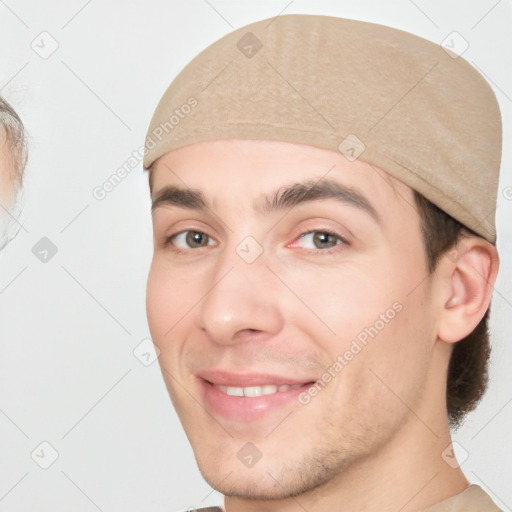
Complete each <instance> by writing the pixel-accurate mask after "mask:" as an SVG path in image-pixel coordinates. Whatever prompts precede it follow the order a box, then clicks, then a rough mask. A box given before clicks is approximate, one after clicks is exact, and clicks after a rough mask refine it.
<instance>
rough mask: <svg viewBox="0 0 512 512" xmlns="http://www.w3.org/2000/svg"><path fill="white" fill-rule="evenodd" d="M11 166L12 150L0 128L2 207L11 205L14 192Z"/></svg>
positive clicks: (0, 188) (0, 200)
mask: <svg viewBox="0 0 512 512" xmlns="http://www.w3.org/2000/svg"><path fill="white" fill-rule="evenodd" d="M11 166H12V159H11V158H10V149H9V147H8V146H7V143H6V141H5V137H4V133H3V130H2V129H1V128H0V202H1V203H2V205H8V204H9V203H10V201H11V200H12V196H13V192H14V184H13V180H12V170H11Z"/></svg>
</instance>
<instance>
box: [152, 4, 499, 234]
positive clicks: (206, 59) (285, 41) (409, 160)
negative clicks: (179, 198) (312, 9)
mask: <svg viewBox="0 0 512 512" xmlns="http://www.w3.org/2000/svg"><path fill="white" fill-rule="evenodd" d="M459 44H460V41H459ZM446 46H447V47H453V48H454V49H455V46H457V45H456V44H454V41H453V39H452V40H450V39H449V38H448V41H447V43H446V44H444V46H443V45H441V44H435V43H433V42H431V41H427V40H425V39H423V38H421V37H418V36H415V35H412V34H409V33H407V32H404V31H401V30H398V29H394V28H390V27H385V26H381V25H376V24H373V23H367V22H362V21H356V20H347V19H343V18H335V17H330V16H317V15H304V14H290V15H282V16H278V17H277V18H269V19H266V20H262V21H258V22H255V23H251V24H250V25H246V26H244V27H242V28H240V29H237V30H235V31H234V32H231V33H230V34H228V35H226V36H224V37H222V38H221V39H219V40H218V41H216V42H215V43H213V44H212V45H210V46H209V47H208V48H206V49H205V50H204V51H202V52H201V53H200V54H199V55H197V56H196V57H195V58H194V59H193V60H192V61H191V62H190V63H189V64H188V65H187V66H185V68H184V69H183V70H182V71H181V72H180V73H179V74H178V76H177V77H176V78H175V79H174V80H173V82H172V83H171V85H170V86H169V88H168V89H167V91H166V92H165V94H164V95H163V97H162V99H161V100H160V102H159V104H158V106H157V108H156V111H155V113H154V115H153V118H152V120H151V123H150V126H149V130H148V134H147V137H146V145H145V158H144V167H145V168H146V169H149V168H150V167H151V165H152V164H153V163H154V162H155V161H156V160H157V159H158V158H159V157H160V156H162V155H164V154H165V153H167V152H169V151H172V150H173V149H177V148H179V147H182V146H186V145H188V144H192V143H194V142H200V141H206V140H219V139H255V140H259V139H261V140H277V141H284V142H294V143H299V144H308V145H311V146H316V147H319V148H323V149H328V150H333V151H337V152H341V153H342V154H344V155H345V157H346V158H347V159H348V160H355V159H360V160H362V161H365V162H367V163H370V164H372V165H374V166H376V167H379V168H381V169H384V170H385V171H386V172H388V173H389V174H391V175H392V176H394V177H395V178H398V179H399V180H401V181H403V182H404V183H406V184H407V185H409V186H410V187H411V188H413V189H414V190H416V191H418V192H419V193H421V194H423V195H424V196H425V197H426V198H427V199H428V200H429V201H431V202H432V203H434V204H435V205H437V206H438V207H439V208H441V209H442V210H443V211H445V212H446V213H448V214H449V215H451V216H452V217H454V218H455V219H457V220H458V221H459V222H461V223H462V224H464V225H465V226H467V227H468V228H470V229H472V230H473V231H475V232H476V233H478V234H479V235H480V236H482V237H484V238H485V239H487V240H488V241H490V242H492V243H494V242H495V241H496V228H495V220H494V219H495V209H496V198H497V190H498V178H499V167H500V160H501V137H502V135H501V115H500V110H499V106H498V103H497V101H496V98H495V95H494V93H493V91H492V89H491V87H490V86H489V85H488V83H487V82H486V81H485V79H484V78H483V77H482V76H481V75H480V73H479V72H478V71H476V69H475V68H473V67H472V66H471V65H470V64H469V63H468V62H467V61H466V60H464V59H463V58H462V57H460V56H459V55H458V54H457V53H454V52H452V51H450V50H448V49H447V48H446Z"/></svg>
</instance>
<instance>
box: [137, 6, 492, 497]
mask: <svg viewBox="0 0 512 512" xmlns="http://www.w3.org/2000/svg"><path fill="white" fill-rule="evenodd" d="M306 29H308V30H306ZM255 34H256V35H255ZM304 34H308V37H304ZM262 41H263V43H262ZM341 43H345V44H341ZM301 45H304V48H302V47H301ZM297 46H298V47H297ZM248 48H249V49H250V50H249V49H248ZM293 49H294V50H293ZM340 51H342V53H343V54H342V55H341V56H340V55H339V53H340ZM265 52H266V53H265ZM258 59H259V60H258ZM208 64H209V67H208ZM255 84H256V85H255ZM174 118H175V119H174ZM500 128H501V125H500V117H499V109H498V107H497V103H496V100H495V98H494V95H493V94H492V91H491V90H490V88H489V87H488V85H487V84H485V82H484V81H483V80H482V79H481V77H479V76H478V74H477V73H476V72H475V71H474V70H473V69H472V68H471V67H470V66H469V65H468V64H467V63H463V62H461V60H459V59H456V58H455V56H453V55H449V54H448V53H446V52H445V51H444V50H443V49H441V48H439V47H437V46H436V45H433V44H432V43H428V42H427V41H424V40H420V39H419V38H416V37H414V36H411V35H408V34H405V33H403V32H400V31H396V30H394V29H388V28H384V27H377V26H375V25H370V24H366V23H361V22H352V21H347V20H335V19H334V18H325V17H317V16H311V17H308V16H289V17H287V16H285V17H280V18H278V19H276V20H273V21H271V20H265V21H263V22H258V23H256V24H253V25H251V26H250V27H244V28H243V29H240V30H239V31H236V32H234V33H232V34H230V35H228V36H226V37H225V38H223V39H221V40H220V41H219V42H217V43H215V44H214V45H212V46H211V47H209V48H208V49H207V50H205V52H203V53H202V54H200V55H199V56H198V57H197V58H196V59H195V60H194V61H192V63H191V64H190V65H189V66H187V67H186V68H185V69H184V70H183V71H182V73H180V75H179V76H178V77H177V79H176V80H175V81H174V82H173V84H172V85H171V87H170V88H169V90H168V91H167V93H166V94H165V95H164V98H163V99H162V101H161V102H160V105H159V107H158V108H157V111H156V112H155V115H154V117H153V120H152V123H151V126H150V129H149V131H148V138H147V149H148V152H147V155H146V159H145V166H146V167H147V168H149V169H150V184H151V188H152V198H153V203H154V208H153V221H154V237H155V254H154V260H153V265H152V268H151V272H150V276H149V282H148V300H147V306H148V318H149V323H150V328H151V332H152V336H153V340H154V341H155V343H156V345H157V346H158V347H159V349H160V351H161V355H160V364H161V367H162V372H163V375H164V379H165V381H166V384H167V386H168V389H169V392H170V395H171V398H172V400H173V402H174V404H175V407H176V409H177V411H178V414H179V416H180V419H181V421H182V423H183V425H184V428H185V431H186V433H187V435H188V437H189V439H190V441H191V444H192V446H193V448H194V451H195V455H196V458H197V460H198V464H199V466H200V469H201V471H202V473H203V475H204V476H205V478H206V479H207V480H208V481H209V482H210V483H211V484H212V485H214V486H215V487H216V488H217V489H219V490H220V491H221V492H223V493H224V494H227V495H237V496H244V497H258V498H260V499H261V498H265V497H267V498H274V499H276V498H283V497H286V496H291V495H296V494H299V493H303V492H305V491H308V490H312V489H314V488H316V487H318V486H319V485H321V484H326V485H331V484H334V483H335V482H336V480H337V479H339V478H342V476H343V475H346V474H352V476H353V477H354V476H357V472H358V471H363V468H365V469H364V471H365V478H368V477H369V475H368V473H367V471H368V467H370V468H371V467H375V468H377V467H380V468H382V466H383V465H384V466H386V465H387V469H388V471H393V470H394V469H393V468H394V464H395V465H396V464H397V463H398V462H397V460H396V457H397V453H402V454H403V453H406V454H407V453H409V452H408V450H410V449H414V446H415V444H414V443H418V444H419V446H423V447H425V446H430V447H431V448H432V449H431V455H430V456H431V457H434V456H438V454H439V451H438V448H439V446H438V444H439V443H442V442H443V440H444V439H445V437H444V435H443V434H442V432H444V430H443V429H444V428H447V427H446V426H447V419H448V416H449V417H450V419H451V421H452V423H453V424H457V423H458V422H460V420H461V419H462V417H463V415H464V414H465V413H466V412H467V411H468V410H471V408H472V407H474V405H475V404H476V402H477V401H478V399H479V398H480V397H481V395H482V392H483V390H484V388H485V381H486V364H487V357H488V350H489V349H488V339H487V334H486V324H485V322H486V318H487V316H488V315H487V312H488V309H489V303H490V298H491V291H492V284H493V283H494V280H495V278H496V274H497V269H498V256H497V252H496V248H495V246H494V242H495V228H494V220H493V218H494V208H495V200H496V188H497V176H498V168H499V160H500V154H499V153H500V149H501V145H500V136H497V134H499V133H500ZM237 134H238V135H237ZM454 347H455V348H454ZM280 386H284V387H280ZM242 388H244V389H242ZM260 394H262V395H264V396H261V397H255V396H253V395H260ZM232 395H235V396H232ZM447 412H448V414H447ZM436 443H437V444H436ZM399 446H401V452H400V450H399V449H398V447H399ZM391 454H393V456H391ZM398 457H402V458H403V459H404V460H403V461H402V462H403V466H402V467H405V466H406V465H407V464H411V461H410V460H408V459H407V457H409V459H410V456H408V455H407V456H406V455H399V456H398ZM260 459H261V462H258V461H259V460H260ZM254 461H256V462H254ZM369 461H371V462H372V464H373V466H372V465H370V466H368V463H369ZM377 461H379V462H380V464H377ZM425 462H426V461H425ZM256 463H257V464H256ZM365 465H366V466H365ZM411 469H412V468H411ZM230 475H231V476H230ZM224 476H225V480H223V481H222V483H220V484H219V483H218V479H222V478H223V477H224ZM328 482H330V484H329V483H328Z"/></svg>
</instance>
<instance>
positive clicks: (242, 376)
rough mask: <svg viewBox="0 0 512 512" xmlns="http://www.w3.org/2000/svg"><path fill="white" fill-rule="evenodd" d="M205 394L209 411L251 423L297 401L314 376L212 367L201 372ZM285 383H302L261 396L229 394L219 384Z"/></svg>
mask: <svg viewBox="0 0 512 512" xmlns="http://www.w3.org/2000/svg"><path fill="white" fill-rule="evenodd" d="M197 377H199V378H198V383H199V386H200V390H201V396H202V398H203V402H204V404H205V405H206V408H207V409H208V411H209V412H211V413H213V414H215V415H218V416H221V417H223V418H225V419H228V420H232V421H237V422H244V423H249V422H252V421H254V420H257V419H260V418H263V417H264V416H266V415H267V414H269V413H271V412H272V411H276V410H278V409H283V408H285V407H290V405H293V404H297V402H298V400H297V397H298V395H299V394H300V393H302V392H303V391H305V390H307V389H308V388H309V387H311V386H312V385H313V383H314V380H312V379H296V378H289V377H284V376H279V375H270V374H263V373H258V374H257V373H238V372H236V373H231V372H226V371H223V370H208V371H203V372H201V373H200V374H198V375H197ZM265 384H269V385H275V386H279V385H283V384H287V385H289V386H298V387H295V388H294V389H289V390H287V391H278V392H276V393H273V394H271V395H263V396H258V397H245V396H244V397H240V396H229V395H227V394H226V393H224V392H222V391H221V390H220V389H218V387H216V386H228V387H242V388H244V387H249V386H264V385H265Z"/></svg>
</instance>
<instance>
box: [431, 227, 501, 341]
mask: <svg viewBox="0 0 512 512" xmlns="http://www.w3.org/2000/svg"><path fill="white" fill-rule="evenodd" d="M498 267H499V258H498V252H497V250H496V247H495V246H494V245H492V244H491V243H489V242H487V241H486V240H484V239H483V238H479V237H466V238H463V239H461V240H460V241H459V243H458V244H457V245H456V246H455V247H454V248H453V249H452V250H451V251H449V252H448V253H447V254H446V255H445V256H444V257H443V258H442V259H441V261H440V262H439V265H438V268H437V269H436V274H437V277H438V278H439V279H440V280H441V282H440V291H441V303H440V306H441V315H440V317H439V322H438V332H437V335H438V338H439V339H441V340H442V341H445V342H447V343H455V342H457V341H459V340H461V339H463V338H465V337H466V336H467V335H468V334H470V333H471V332H472V331H473V329H474V328H475V327H476V326H477V325H478V323H479V322H480V320H481V319H482V318H483V316H484V315H485V312H486V311H487V309H488V308H489V304H490V302H491V296H492V292H493V286H494V283H495V281H496V276H497V274H498Z"/></svg>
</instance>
